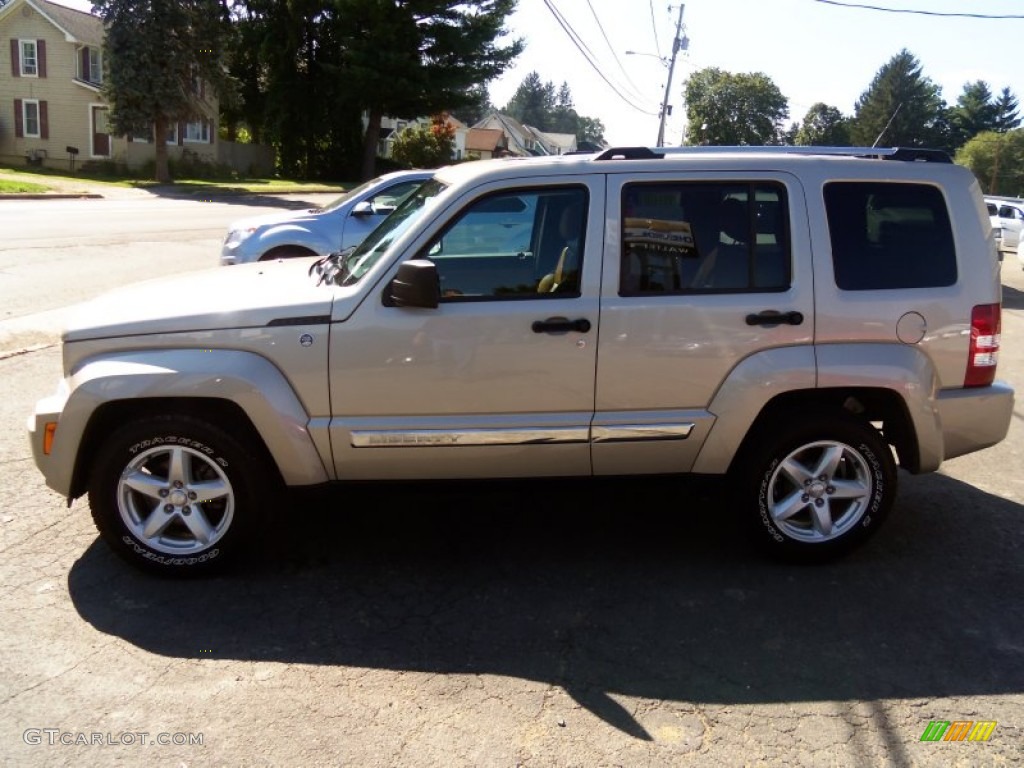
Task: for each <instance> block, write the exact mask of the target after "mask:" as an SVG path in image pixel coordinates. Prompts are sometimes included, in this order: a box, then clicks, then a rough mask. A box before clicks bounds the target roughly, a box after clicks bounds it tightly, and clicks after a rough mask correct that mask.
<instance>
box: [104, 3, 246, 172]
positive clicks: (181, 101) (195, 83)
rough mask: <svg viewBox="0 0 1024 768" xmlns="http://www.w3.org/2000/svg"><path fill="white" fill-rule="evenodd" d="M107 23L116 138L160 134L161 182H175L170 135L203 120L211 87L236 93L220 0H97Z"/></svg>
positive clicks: (108, 88)
mask: <svg viewBox="0 0 1024 768" xmlns="http://www.w3.org/2000/svg"><path fill="white" fill-rule="evenodd" d="M93 9H94V10H95V11H96V12H97V13H98V14H99V15H100V16H101V17H102V18H103V23H104V27H105V28H106V37H105V40H104V43H103V53H104V57H103V58H104V63H105V66H106V73H105V77H104V84H103V92H104V96H105V97H106V98H107V100H108V101H109V102H110V115H109V119H110V128H111V133H113V134H114V135H115V136H124V135H128V134H131V133H146V134H148V133H149V131H150V129H151V128H152V129H153V132H154V137H153V138H154V141H155V144H156V147H155V149H156V154H155V156H156V168H155V177H156V180H157V181H160V182H168V181H170V180H171V175H170V171H169V168H168V164H167V145H166V142H167V129H168V126H169V125H171V124H172V123H176V122H181V121H186V120H190V119H194V118H195V117H196V115H198V114H201V107H202V106H203V105H204V104H205V103H206V102H205V93H206V88H211V89H212V91H213V93H215V94H216V95H217V96H218V97H219V98H221V99H224V100H228V99H230V97H231V95H232V89H231V82H230V80H229V78H228V77H227V76H226V74H225V69H224V61H223V56H224V51H225V46H226V40H227V37H228V35H229V33H230V27H229V25H228V17H227V10H226V7H225V6H224V4H223V2H222V0H96V2H95V3H94V5H93Z"/></svg>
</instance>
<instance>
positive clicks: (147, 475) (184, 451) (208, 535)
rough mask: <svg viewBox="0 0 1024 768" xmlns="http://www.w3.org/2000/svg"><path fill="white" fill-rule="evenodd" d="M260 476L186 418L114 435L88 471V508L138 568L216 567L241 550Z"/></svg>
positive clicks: (247, 457) (209, 430)
mask: <svg viewBox="0 0 1024 768" xmlns="http://www.w3.org/2000/svg"><path fill="white" fill-rule="evenodd" d="M266 476H267V473H266V472H262V471H261V470H260V468H259V460H258V459H257V458H256V457H254V456H252V455H251V453H250V452H249V451H247V450H246V449H245V448H244V447H243V446H242V445H241V444H240V443H239V442H238V441H237V440H236V439H235V438H234V437H232V436H231V435H230V434H228V433H227V432H225V431H224V430H222V429H221V428H219V427H217V426H215V425H213V424H209V423H206V422H203V421H199V420H198V419H195V418H193V417H189V416H177V417H164V416H161V417H153V418H146V419H141V420H139V421H135V422H131V423H129V424H126V425H124V426H122V427H121V428H119V429H117V430H115V431H114V432H113V433H112V434H111V435H110V436H109V437H108V438H107V439H106V440H105V441H104V443H103V445H102V446H101V448H100V451H99V454H98V456H97V459H96V462H95V464H94V465H93V471H92V473H91V481H90V484H89V506H90V508H91V510H92V515H93V520H94V521H95V523H96V527H97V529H98V530H99V532H100V535H101V536H102V537H103V539H104V540H105V541H106V542H107V543H108V544H110V545H111V546H112V547H113V549H114V551H115V552H117V554H118V555H120V556H121V557H122V558H124V559H125V560H127V561H129V562H130V563H132V565H135V566H137V567H139V568H142V569H144V570H149V571H155V572H157V573H163V574H169V575H186V574H192V573H199V572H204V573H205V572H208V571H210V570H215V569H218V568H219V567H220V566H222V565H223V564H224V563H225V562H226V561H228V560H229V559H230V558H231V557H232V556H234V554H235V553H236V551H238V550H240V549H241V548H242V546H243V545H244V539H245V538H246V536H245V535H246V533H247V532H248V530H249V529H250V528H251V527H252V524H253V522H254V521H253V514H254V512H255V507H256V505H257V504H258V503H259V502H261V501H262V497H263V496H264V495H265V492H266V491H267V490H268V489H267V488H266V487H264V486H265V484H266V480H265V479H264V478H265V477H266Z"/></svg>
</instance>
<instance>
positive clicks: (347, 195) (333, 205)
mask: <svg viewBox="0 0 1024 768" xmlns="http://www.w3.org/2000/svg"><path fill="white" fill-rule="evenodd" d="M380 182H381V178H380V177H378V178H376V179H370V180H369V181H364V182H363V183H362V184H360V185H359V186H358V187H356V188H355V189H350V190H349V191H348V192H346V193H345V194H344V195H342V196H341V197H339V198H337V199H336V200H333V201H331V202H330V203H328V204H327V205H325V206H323V208H321V209H320V210H322V211H324V212H325V213H326V212H327V211H333V210H334V209H335V208H338V207H339V206H341V205H342V204H343V203H344V202H345V201H346V200H349V199H350V198H353V197H356V196H357V195H361V194H363V192H365V191H366V190H367V189H369V188H370V187H372V186H374V185H375V184H380Z"/></svg>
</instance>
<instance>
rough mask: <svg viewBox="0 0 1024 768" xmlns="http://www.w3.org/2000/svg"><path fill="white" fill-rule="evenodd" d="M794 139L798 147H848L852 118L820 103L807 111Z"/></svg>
mask: <svg viewBox="0 0 1024 768" xmlns="http://www.w3.org/2000/svg"><path fill="white" fill-rule="evenodd" d="M792 139H793V143H794V144H796V145H798V146H805V147H809V146H818V147H848V146H850V118H848V117H846V116H845V115H844V114H843V113H842V112H840V111H839V110H838V109H837V108H836V107H831V106H829V105H828V104H823V103H822V102H820V101H819V102H818V103H817V104H814V105H813V106H812V107H811V108H810V109H809V110H807V114H806V115H804V119H803V122H802V123H801V124H800V127H799V128H798V129H797V131H796V133H795V134H794V135H793V136H792Z"/></svg>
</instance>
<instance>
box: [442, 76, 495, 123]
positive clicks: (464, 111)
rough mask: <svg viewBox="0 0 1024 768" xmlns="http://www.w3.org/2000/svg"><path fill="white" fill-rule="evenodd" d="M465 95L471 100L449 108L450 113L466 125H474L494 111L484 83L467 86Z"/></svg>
mask: <svg viewBox="0 0 1024 768" xmlns="http://www.w3.org/2000/svg"><path fill="white" fill-rule="evenodd" d="M466 97H467V98H468V99H470V100H471V101H470V102H469V103H467V104H465V105H464V106H462V107H459V108H457V109H453V110H451V115H452V117H454V118H455V119H456V120H461V121H462V122H464V123H465V124H466V125H475V124H477V123H479V122H480V121H481V120H483V119H484V118H485V117H487V115H489V114H490V113H491V112H494V105H493V104H491V97H490V94H489V93H488V92H487V88H486V87H485V86H484V85H481V84H476V85H473V86H472V87H470V88H467V89H466Z"/></svg>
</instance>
